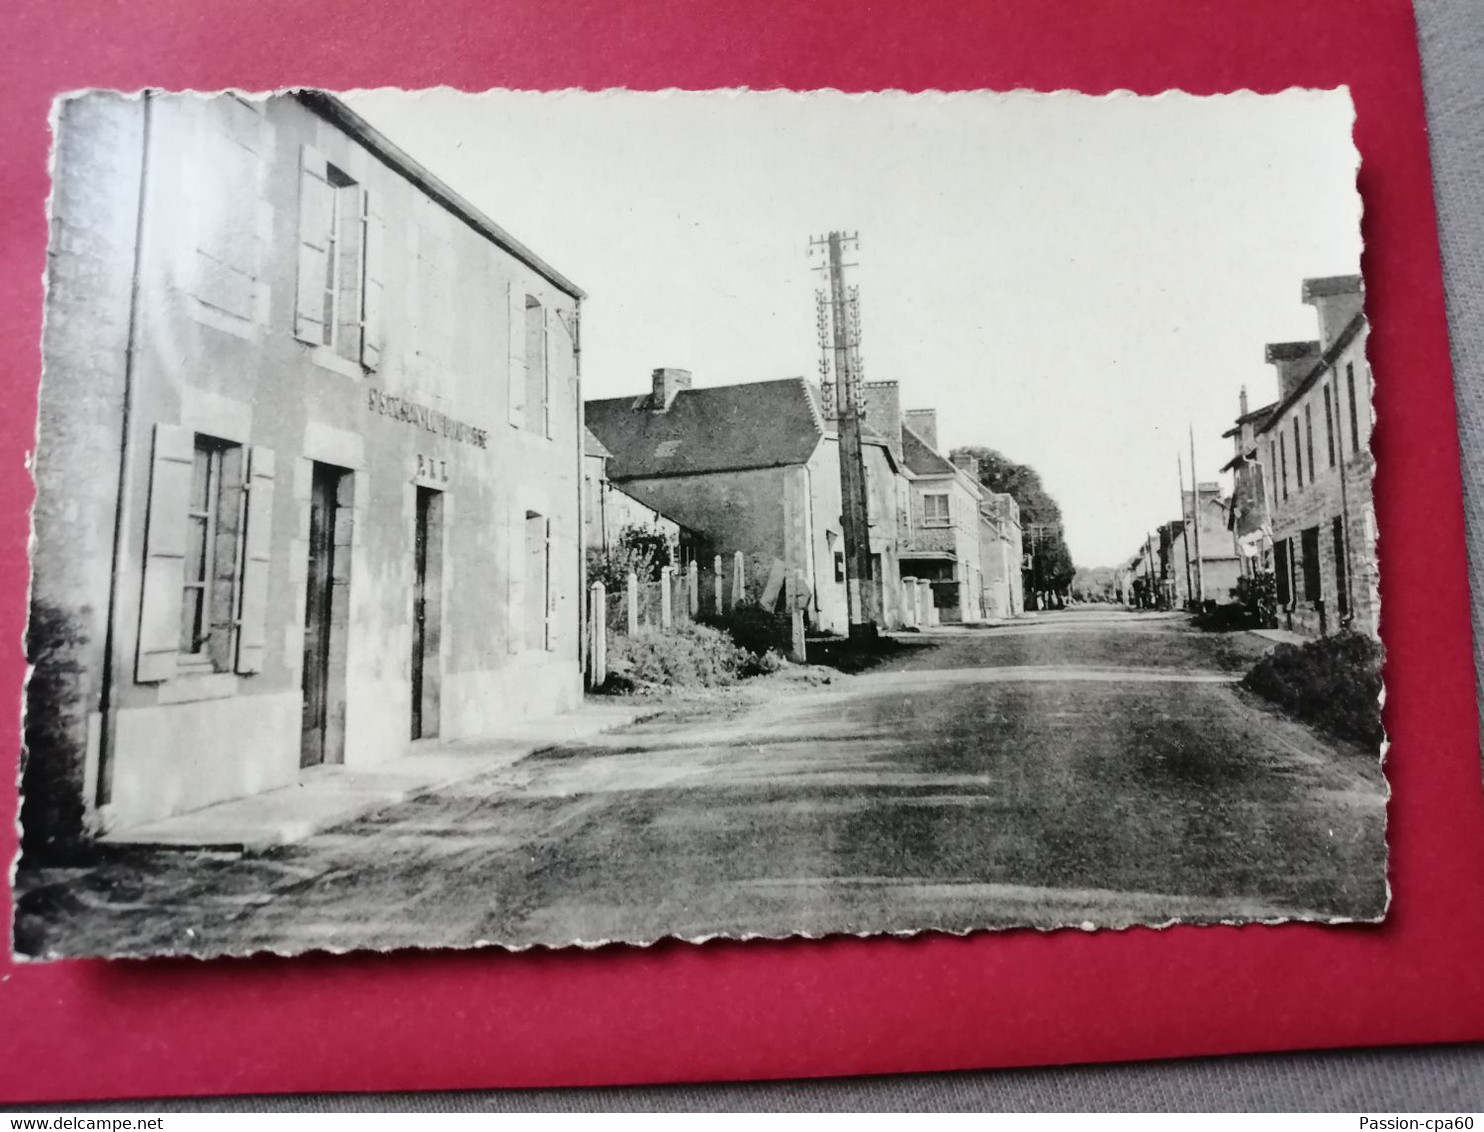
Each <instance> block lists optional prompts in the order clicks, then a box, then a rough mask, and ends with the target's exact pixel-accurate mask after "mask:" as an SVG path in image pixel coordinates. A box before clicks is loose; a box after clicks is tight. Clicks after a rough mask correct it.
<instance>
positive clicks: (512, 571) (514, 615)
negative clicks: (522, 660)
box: [505, 504, 526, 654]
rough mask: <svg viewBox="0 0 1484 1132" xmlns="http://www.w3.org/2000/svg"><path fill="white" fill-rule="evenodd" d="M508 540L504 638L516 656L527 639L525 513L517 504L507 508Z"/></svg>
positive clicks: (508, 647) (509, 649)
mask: <svg viewBox="0 0 1484 1132" xmlns="http://www.w3.org/2000/svg"><path fill="white" fill-rule="evenodd" d="M509 531H510V534H509V537H508V538H507V539H506V546H507V547H508V548H509V553H508V554H507V555H506V573H505V635H506V644H507V649H508V651H509V652H511V653H512V654H513V653H518V652H520V650H521V644H522V642H523V641H524V639H525V635H526V601H525V597H526V509H525V508H524V507H522V506H520V505H519V504H513V505H512V506H511V508H510V526H509Z"/></svg>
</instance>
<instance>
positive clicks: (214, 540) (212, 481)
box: [135, 424, 274, 683]
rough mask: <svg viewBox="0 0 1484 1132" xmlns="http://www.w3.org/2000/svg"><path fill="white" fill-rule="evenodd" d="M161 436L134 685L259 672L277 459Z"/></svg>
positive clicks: (264, 452) (178, 435) (175, 429)
mask: <svg viewBox="0 0 1484 1132" xmlns="http://www.w3.org/2000/svg"><path fill="white" fill-rule="evenodd" d="M154 433H155V436H154V453H153V457H152V460H151V463H150V489H149V508H148V519H147V525H146V529H145V547H144V571H143V573H144V579H143V592H142V594H141V600H140V606H139V639H138V656H137V659H136V662H135V679H136V680H137V681H139V682H140V683H157V682H160V681H164V680H170V679H173V678H174V677H175V676H176V675H177V674H179V673H188V672H193V671H194V672H232V671H236V672H239V673H253V672H260V671H262V668H263V661H264V658H265V655H266V651H267V632H266V629H267V605H268V573H269V567H270V564H271V558H272V516H273V484H274V474H273V468H274V459H273V452H272V450H271V449H267V448H261V447H246V446H244V445H240V444H234V443H231V442H229V441H225V440H221V439H218V438H215V437H210V436H204V435H201V434H199V433H195V432H192V431H191V430H190V429H187V428H182V427H181V426H179V425H165V424H159V425H156V426H155V430H154Z"/></svg>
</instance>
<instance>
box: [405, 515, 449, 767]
mask: <svg viewBox="0 0 1484 1132" xmlns="http://www.w3.org/2000/svg"><path fill="white" fill-rule="evenodd" d="M412 559H413V562H412V569H413V580H412V737H413V738H414V739H431V738H433V737H434V736H436V735H437V734H438V692H439V668H438V651H439V639H440V637H441V629H442V612H443V580H442V574H443V570H442V564H443V495H442V493H441V492H437V491H434V490H432V489H431V488H426V487H420V488H418V489H417V528H416V531H415V533H414V536H413V549H412Z"/></svg>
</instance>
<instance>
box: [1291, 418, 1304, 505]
mask: <svg viewBox="0 0 1484 1132" xmlns="http://www.w3.org/2000/svg"><path fill="white" fill-rule="evenodd" d="M1303 488H1304V453H1303V449H1302V448H1301V447H1300V442H1299V419H1298V416H1297V415H1295V416H1294V418H1293V489H1294V490H1295V491H1302V490H1303Z"/></svg>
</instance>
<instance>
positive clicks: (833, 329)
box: [809, 232, 881, 640]
mask: <svg viewBox="0 0 1484 1132" xmlns="http://www.w3.org/2000/svg"><path fill="white" fill-rule="evenodd" d="M846 245H850V246H851V250H852V251H855V250H859V248H860V238H859V236H858V235H856V234H851V235H847V234H846V233H844V232H831V233H830V234H829V235H828V236H824V237H821V238H819V239H811V240H810V241H809V253H810V254H811V255H813V254H814V251H815V250H816V249H820V250H822V251H823V252H824V253H825V262H824V263H823V264H821V265H820V266H819V267H817V268H816V269H815V270H818V271H824V272H825V273H826V274H827V275H828V277H829V291H828V295H826V292H825V290H824V288H819V289H818V290H816V292H815V299H816V304H817V311H818V322H819V334H820V348H821V351H822V352H823V356H822V357H821V359H820V369H821V371H824V370H825V369H826V367H828V366H829V365H830V363H831V361H833V369H834V374H835V412H836V415H837V417H838V424H837V426H836V427H837V430H838V432H839V437H840V445H839V447H840V500H841V515H840V526H841V528H842V529H843V532H844V536H845V601H846V609H847V612H848V615H849V618H850V637H851V639H852V640H873V639H874V638H875V637H876V633H877V625H878V621H879V616H880V614H879V610H880V608H881V601H880V586H881V579H879V578H877V577H876V576H875V570H874V569H873V567H872V562H871V526H870V523H871V520H870V508H869V505H868V502H867V497H866V490H867V485H866V460H865V453H864V451H863V450H862V448H861V423H862V422H861V417H862V415H863V413H864V411H865V390H864V389H863V388H862V382H861V359H860V291H859V288H857V287H853V286H851V287H847V286H846V283H845V269H846V268H847V267H853V266H855V265H854V264H847V263H845V262H844V257H843V252H844V250H845V247H846ZM826 407H827V408H828V406H826Z"/></svg>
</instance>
